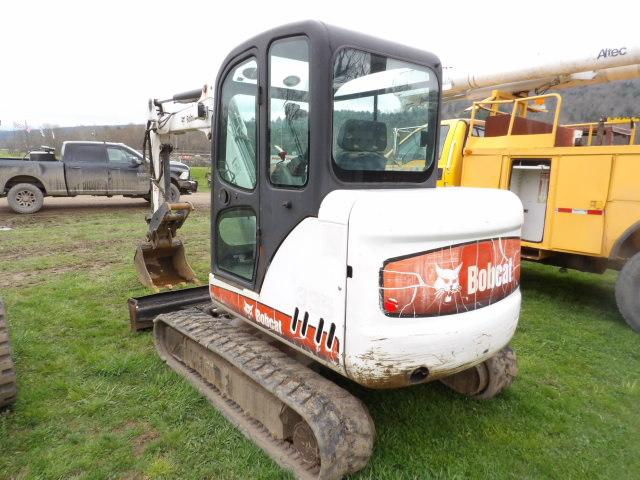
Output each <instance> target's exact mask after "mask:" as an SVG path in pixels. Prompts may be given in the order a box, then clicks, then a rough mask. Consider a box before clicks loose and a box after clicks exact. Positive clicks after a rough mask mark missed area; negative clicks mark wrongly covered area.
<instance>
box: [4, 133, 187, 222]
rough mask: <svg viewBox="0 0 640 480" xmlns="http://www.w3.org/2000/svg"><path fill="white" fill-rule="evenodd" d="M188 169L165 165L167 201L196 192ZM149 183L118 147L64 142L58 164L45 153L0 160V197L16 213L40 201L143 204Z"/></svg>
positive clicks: (135, 160) (140, 163) (137, 158)
mask: <svg viewBox="0 0 640 480" xmlns="http://www.w3.org/2000/svg"><path fill="white" fill-rule="evenodd" d="M190 175H191V171H190V169H189V167H188V166H187V165H185V164H183V163H180V162H171V195H170V200H171V201H172V202H176V201H178V200H179V198H180V194H181V193H191V192H195V191H196V190H197V189H198V182H196V181H194V180H191V178H190ZM150 189H151V181H150V176H149V170H148V165H147V163H146V162H145V159H144V158H143V156H142V155H140V154H139V153H138V152H136V151H135V150H134V149H132V148H131V147H128V146H127V145H124V144H122V143H108V142H64V143H63V145H62V161H59V160H57V159H56V157H55V155H54V153H53V152H52V151H51V150H47V149H45V150H44V151H38V152H31V153H30V154H29V155H28V156H27V157H25V158H0V197H4V196H6V197H7V200H8V202H9V206H10V207H11V208H12V209H13V210H14V211H15V212H17V213H35V212H37V211H38V210H40V208H42V204H43V201H44V197H46V196H52V197H75V196H76V195H99V196H107V197H111V196H113V195H124V196H125V197H139V198H144V199H147V200H148V199H149V195H150Z"/></svg>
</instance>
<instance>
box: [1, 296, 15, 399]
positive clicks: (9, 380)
mask: <svg viewBox="0 0 640 480" xmlns="http://www.w3.org/2000/svg"><path fill="white" fill-rule="evenodd" d="M15 401H16V371H15V368H14V365H13V360H12V359H11V345H10V343H9V330H8V328H7V321H6V318H5V310H4V303H2V300H0V408H3V407H7V406H9V405H11V404H12V403H14V402H15Z"/></svg>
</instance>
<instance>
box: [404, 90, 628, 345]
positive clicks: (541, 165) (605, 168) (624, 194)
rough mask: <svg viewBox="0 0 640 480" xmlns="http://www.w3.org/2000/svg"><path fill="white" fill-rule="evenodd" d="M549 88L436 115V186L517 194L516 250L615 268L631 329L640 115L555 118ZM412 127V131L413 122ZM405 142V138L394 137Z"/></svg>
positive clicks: (556, 104) (563, 262) (571, 264)
mask: <svg viewBox="0 0 640 480" xmlns="http://www.w3.org/2000/svg"><path fill="white" fill-rule="evenodd" d="M561 108H562V98H561V96H560V95H559V94H557V93H550V94H545V95H534V96H522V97H520V96H514V95H511V94H508V93H505V92H500V91H494V92H492V94H491V96H490V97H489V98H487V99H485V100H482V101H479V102H474V103H473V105H472V107H471V118H469V119H455V120H444V121H443V122H442V123H441V131H440V135H441V136H440V157H439V163H438V169H439V171H438V185H439V186H445V187H448V186H465V187H487V188H499V189H503V190H511V191H512V192H514V193H515V194H516V195H518V197H520V200H521V201H522V204H523V208H524V225H523V228H522V257H523V258H525V259H528V260H532V261H537V262H541V263H546V264H550V265H556V266H559V267H565V268H572V269H577V270H581V271H586V272H593V273H602V272H604V271H605V270H606V269H608V268H612V269H615V270H619V271H620V274H619V277H618V281H617V283H616V301H617V304H618V308H619V309H620V313H621V314H622V316H623V317H624V318H625V320H626V321H627V323H628V324H629V325H630V326H631V328H633V329H634V330H636V331H639V332H640V132H638V130H640V129H639V128H638V125H639V123H640V118H605V119H601V120H600V121H597V122H593V123H583V124H571V125H561V124H560V123H559V118H560V112H561ZM416 131H417V129H416ZM402 140H404V142H401V143H400V146H399V147H398V148H401V147H402V143H407V142H410V141H411V140H410V138H408V137H407V138H403V139H402Z"/></svg>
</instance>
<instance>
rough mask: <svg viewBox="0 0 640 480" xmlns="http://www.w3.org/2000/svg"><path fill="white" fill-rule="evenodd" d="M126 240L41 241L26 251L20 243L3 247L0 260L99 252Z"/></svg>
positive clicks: (121, 243)
mask: <svg viewBox="0 0 640 480" xmlns="http://www.w3.org/2000/svg"><path fill="white" fill-rule="evenodd" d="M128 244H129V242H128V241H118V240H110V239H105V240H91V241H88V240H78V241H75V242H73V243H66V242H65V243H58V244H56V243H53V244H51V243H47V242H42V244H40V245H37V244H36V245H30V246H29V249H28V251H27V252H25V248H24V246H22V245H16V246H15V247H9V248H6V247H5V248H3V250H2V254H0V260H22V259H23V258H24V257H25V256H29V257H35V256H38V255H43V256H49V255H56V254H58V253H73V254H76V255H79V254H83V253H89V252H99V251H101V249H102V248H104V247H109V248H113V247H114V246H116V245H118V246H125V245H128Z"/></svg>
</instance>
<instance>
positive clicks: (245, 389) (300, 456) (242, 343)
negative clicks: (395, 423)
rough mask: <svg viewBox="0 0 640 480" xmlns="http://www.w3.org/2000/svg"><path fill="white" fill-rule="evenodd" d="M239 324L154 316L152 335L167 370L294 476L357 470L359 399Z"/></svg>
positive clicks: (366, 449) (362, 426)
mask: <svg viewBox="0 0 640 480" xmlns="http://www.w3.org/2000/svg"><path fill="white" fill-rule="evenodd" d="M239 322H240V321H239V320H234V319H231V318H229V317H228V316H226V314H222V313H220V312H213V313H212V314H210V313H206V312H203V311H202V310H198V309H196V308H191V309H185V310H180V311H175V312H171V313H167V314H162V315H159V316H158V317H156V319H155V320H154V326H153V335H154V338H155V344H156V348H157V350H158V353H159V354H160V358H162V359H163V360H164V361H165V362H167V365H169V366H170V367H171V368H172V369H173V370H175V371H176V372H178V373H179V374H180V375H182V376H184V377H186V378H187V379H188V380H189V381H190V382H191V383H192V384H193V386H195V387H196V388H197V389H198V390H199V391H200V392H201V393H202V394H203V395H204V396H205V397H206V398H207V399H208V400H209V402H210V403H211V404H212V405H213V406H214V407H215V408H216V409H217V410H218V411H220V413H222V414H223V415H224V416H225V417H226V418H227V419H228V420H229V421H230V422H231V423H232V424H234V425H235V426H236V427H238V429H239V430H240V431H241V432H242V433H244V434H245V435H246V436H247V437H248V438H249V439H251V440H252V441H253V442H255V443H256V444H257V445H258V446H259V447H260V448H262V449H263V450H264V451H265V453H266V454H267V455H269V456H270V457H271V458H272V459H273V460H274V461H275V462H277V463H278V464H279V465H280V466H281V467H283V468H285V469H287V470H290V471H292V472H293V473H294V474H295V476H296V477H297V478H301V479H305V480H312V479H313V480H320V479H322V480H328V479H338V478H342V477H343V476H345V475H348V474H350V473H354V472H356V471H358V470H360V469H362V468H363V467H364V466H365V465H366V464H367V462H368V460H369V457H370V456H371V453H372V451H373V441H374V434H375V429H374V425H373V421H372V420H371V417H370V416H369V412H368V411H367V409H366V407H365V406H364V405H363V404H362V402H361V401H360V400H358V399H357V398H356V397H354V396H353V395H351V394H350V393H349V392H347V391H346V390H344V389H342V388H341V387H339V386H338V385H336V384H335V383H333V382H332V381H330V380H328V379H326V378H324V377H322V376H321V375H320V374H319V373H317V372H315V371H313V370H311V369H310V368H309V367H307V366H305V365H303V364H302V363H300V362H298V361H297V360H295V359H294V358H293V357H291V356H289V355H287V354H286V353H285V352H283V351H282V350H281V349H279V348H277V347H276V346H275V345H274V344H273V342H270V341H267V340H265V339H264V338H262V337H261V336H259V334H257V332H256V331H255V329H253V328H251V327H249V326H247V325H244V324H242V323H241V322H240V323H239Z"/></svg>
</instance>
